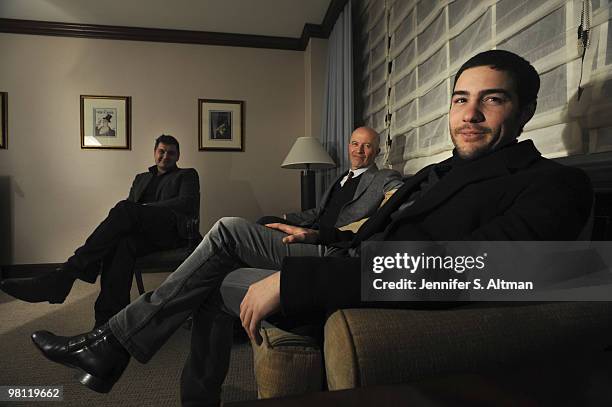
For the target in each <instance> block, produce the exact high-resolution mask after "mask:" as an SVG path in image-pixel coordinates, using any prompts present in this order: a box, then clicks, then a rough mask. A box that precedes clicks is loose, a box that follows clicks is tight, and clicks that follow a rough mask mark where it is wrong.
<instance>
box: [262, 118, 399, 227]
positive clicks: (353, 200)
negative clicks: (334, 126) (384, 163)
mask: <svg viewBox="0 0 612 407" xmlns="http://www.w3.org/2000/svg"><path fill="white" fill-rule="evenodd" d="M379 146H380V137H379V135H378V133H376V131H374V130H373V129H371V128H369V127H358V128H357V129H355V131H353V133H352V134H351V139H350V142H349V146H348V154H349V159H350V162H351V168H350V169H349V171H348V172H346V173H343V174H342V175H341V176H340V177H339V178H338V179H337V180H336V181H335V182H334V183H333V184H332V185H331V186H330V187H329V188H328V189H327V190H326V191H325V193H324V194H323V196H322V198H321V203H320V204H319V206H318V207H316V208H313V209H309V210H306V211H303V212H297V213H288V214H286V215H285V216H284V220H283V221H282V222H283V223H287V224H291V225H294V226H302V227H309V228H315V229H319V227H320V226H321V224H323V225H326V226H330V227H336V228H340V227H343V226H346V225H348V224H350V223H353V222H356V221H359V220H361V219H363V218H367V217H368V216H370V215H372V214H373V213H374V212H376V210H377V209H378V207H379V206H380V203H381V202H382V201H383V199H384V198H385V194H386V193H388V192H389V191H392V190H395V189H397V188H399V187H400V186H402V179H401V175H400V174H399V173H398V172H397V171H394V170H387V169H383V170H379V169H378V167H377V166H376V164H375V163H374V159H375V158H376V156H377V155H378V153H379V152H380V147H379ZM264 219H265V218H264ZM258 223H264V222H261V221H259V222H258ZM265 223H272V222H265Z"/></svg>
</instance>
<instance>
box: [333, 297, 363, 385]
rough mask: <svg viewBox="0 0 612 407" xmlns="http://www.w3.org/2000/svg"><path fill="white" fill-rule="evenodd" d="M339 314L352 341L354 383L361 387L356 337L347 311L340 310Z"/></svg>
mask: <svg viewBox="0 0 612 407" xmlns="http://www.w3.org/2000/svg"><path fill="white" fill-rule="evenodd" d="M338 312H340V315H341V316H342V321H343V322H344V325H345V326H346V331H347V332H348V336H349V339H350V349H351V353H352V360H353V361H354V362H355V363H353V383H355V387H360V386H361V381H360V380H359V379H360V375H359V374H358V373H357V371H358V369H359V364H358V361H357V347H356V346H355V337H354V336H353V332H352V331H351V326H350V325H349V323H348V319H347V317H346V313H345V311H344V310H343V309H341V310H338Z"/></svg>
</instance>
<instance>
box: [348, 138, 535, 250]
mask: <svg viewBox="0 0 612 407" xmlns="http://www.w3.org/2000/svg"><path fill="white" fill-rule="evenodd" d="M539 158H540V152H539V151H538V150H537V149H536V148H535V146H534V145H533V142H532V141H531V140H527V141H523V142H521V143H516V144H512V145H509V146H506V147H505V148H503V149H501V150H498V151H494V152H492V153H490V154H488V155H486V156H484V157H481V158H479V159H477V160H473V161H471V162H469V161H466V162H462V163H461V164H460V165H455V166H453V167H454V168H453V170H452V171H450V172H449V173H448V174H447V175H446V176H445V177H443V178H442V179H441V180H440V181H438V183H437V184H436V185H434V186H433V187H432V188H431V189H430V190H429V191H427V193H425V194H424V195H423V196H422V197H421V198H420V199H418V200H417V201H416V202H415V203H414V204H413V205H412V206H410V207H409V208H407V209H406V210H405V211H403V213H402V214H401V216H400V217H401V218H405V217H411V216H416V215H419V214H421V213H423V212H426V211H428V210H430V209H431V208H434V207H435V206H437V205H439V204H440V203H442V202H444V201H445V200H447V199H449V198H450V197H451V196H452V195H454V194H455V193H456V192H457V191H459V190H460V189H462V188H464V187H465V186H466V185H468V184H471V183H474V182H478V181H482V180H485V179H490V178H495V177H499V176H503V175H508V174H511V173H513V172H515V171H516V170H518V169H521V168H525V167H527V166H529V165H531V164H532V163H533V162H534V161H536V160H538V159H539ZM452 161H453V159H452V158H450V159H448V160H444V161H442V162H440V163H438V164H432V165H429V166H427V167H425V168H423V169H422V170H421V171H419V172H417V173H416V174H415V175H414V176H413V177H410V178H408V179H407V180H406V181H405V183H404V185H403V186H402V187H401V188H400V189H399V190H398V191H397V192H396V193H395V194H393V196H391V198H390V199H389V201H388V202H387V203H386V204H385V205H383V206H382V207H381V208H380V209H379V210H378V211H377V212H376V213H375V214H374V215H373V216H372V217H371V218H370V220H369V221H368V222H366V223H365V224H364V225H363V226H362V227H361V228H360V229H359V232H358V234H357V236H356V237H355V241H362V240H363V239H364V238H367V237H368V236H371V235H372V233H375V232H376V231H381V230H382V229H384V228H385V227H386V226H388V223H389V219H391V214H392V213H393V212H395V211H396V210H397V209H398V208H399V207H400V206H401V205H402V204H403V203H404V202H406V201H407V200H408V199H409V198H410V196H411V195H412V193H413V192H414V191H415V188H418V187H419V186H420V185H421V183H422V182H423V181H425V179H426V178H427V177H428V176H429V173H430V171H431V170H432V169H433V167H434V166H437V165H451V166H452V164H453V162H452Z"/></svg>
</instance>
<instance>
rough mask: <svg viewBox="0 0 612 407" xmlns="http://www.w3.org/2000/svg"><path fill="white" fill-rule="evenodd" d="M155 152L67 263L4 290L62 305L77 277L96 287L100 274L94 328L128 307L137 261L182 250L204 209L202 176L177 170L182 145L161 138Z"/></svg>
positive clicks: (16, 280) (10, 283)
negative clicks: (149, 163) (127, 191)
mask: <svg viewBox="0 0 612 407" xmlns="http://www.w3.org/2000/svg"><path fill="white" fill-rule="evenodd" d="M153 154H154V159H155V165H154V166H152V167H150V168H149V170H148V171H147V172H144V173H141V174H138V175H136V178H135V179H134V182H133V183H132V188H131V189H130V194H129V196H128V198H127V200H123V201H120V202H118V203H117V205H115V207H113V208H112V209H111V210H110V212H109V214H108V216H107V217H106V219H104V220H103V221H102V223H101V224H100V225H99V226H98V227H97V228H96V229H95V230H94V231H93V233H92V234H91V235H90V236H89V237H88V238H87V240H86V241H85V244H83V246H81V247H79V248H78V249H76V251H75V254H74V255H73V256H71V257H70V258H69V259H68V261H66V263H64V264H63V265H62V266H61V267H59V268H58V269H56V270H54V271H52V272H49V273H45V274H43V275H41V276H37V277H34V278H12V279H6V280H3V281H2V282H0V288H2V290H3V291H5V292H6V293H8V294H10V295H12V296H13V297H16V298H19V299H21V300H24V301H28V302H42V301H49V302H50V303H62V302H64V300H65V299H66V296H67V295H68V294H69V293H70V290H71V288H72V285H73V283H74V281H75V280H76V279H80V280H83V281H86V282H89V283H94V282H95V281H96V279H97V277H98V274H99V273H100V271H101V275H102V277H101V279H100V295H99V296H98V299H97V300H96V304H95V306H94V310H95V318H96V322H95V326H99V325H102V324H104V323H106V321H108V319H109V318H110V317H112V316H113V315H114V314H115V313H117V311H119V310H121V309H122V308H123V307H125V306H126V305H127V304H129V302H130V288H131V286H132V276H133V268H134V261H135V259H136V257H139V256H143V255H145V254H148V253H151V252H154V251H159V250H166V249H172V248H177V247H181V246H184V245H185V244H186V242H187V239H188V237H189V234H190V232H194V231H190V230H189V227H190V225H191V224H192V220H193V219H196V218H198V216H199V211H200V210H199V206H200V181H199V179H198V173H197V172H196V170H195V169H193V168H178V167H177V166H176V162H177V161H178V159H179V156H180V150H179V144H178V141H177V140H176V139H175V138H174V137H172V136H168V135H162V136H160V137H158V138H157V140H156V141H155V147H154V150H153ZM195 233H196V234H197V232H195ZM100 269H101V270H100Z"/></svg>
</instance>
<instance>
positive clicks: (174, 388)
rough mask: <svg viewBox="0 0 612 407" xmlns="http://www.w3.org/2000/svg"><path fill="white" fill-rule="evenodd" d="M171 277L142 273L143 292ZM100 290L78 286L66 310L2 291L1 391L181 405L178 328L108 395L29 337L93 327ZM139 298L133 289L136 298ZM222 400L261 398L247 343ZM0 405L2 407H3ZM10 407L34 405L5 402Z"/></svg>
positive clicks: (182, 341) (182, 340)
mask: <svg viewBox="0 0 612 407" xmlns="http://www.w3.org/2000/svg"><path fill="white" fill-rule="evenodd" d="M166 276H167V274H164V273H160V274H144V275H143V279H144V283H145V287H149V288H151V287H156V286H158V285H159V284H160V283H161V282H162V281H163V280H164V279H165V277H166ZM97 290H98V286H97V285H91V284H86V283H83V282H80V281H77V282H76V283H75V286H74V287H73V289H72V292H71V293H70V295H69V297H68V299H67V301H66V302H65V303H64V304H62V305H50V304H48V303H40V304H28V303H25V302H22V301H17V300H13V299H12V297H10V296H8V295H6V294H4V293H2V292H0V386H8V385H11V386H12V385H21V386H63V389H64V402H63V403H59V404H58V403H51V402H49V403H47V402H36V403H35V404H36V405H37V406H44V405H46V404H49V405H53V406H58V405H62V406H79V407H82V406H87V405H90V406H96V407H101V406H178V405H180V398H179V379H180V374H181V369H182V366H183V363H184V361H185V358H186V357H187V353H188V349H189V338H190V331H188V330H186V329H183V328H181V329H179V330H178V331H177V332H176V333H175V334H174V335H173V336H172V338H170V340H169V341H168V343H166V345H165V346H164V347H162V349H161V350H160V351H159V352H158V353H157V354H156V355H155V357H154V358H153V359H152V360H151V361H150V362H149V363H147V364H145V365H143V364H140V363H138V362H137V361H135V360H134V359H132V361H131V362H130V365H129V366H128V368H127V369H126V371H125V373H124V374H123V376H122V378H121V380H120V381H119V382H118V383H117V384H116V385H115V386H114V387H113V390H112V391H111V392H110V393H108V394H98V393H95V392H93V391H91V390H89V389H88V388H86V387H85V386H82V385H81V384H80V383H78V382H77V381H76V380H75V379H74V378H73V375H74V371H73V370H72V369H68V368H66V367H63V366H60V365H57V364H54V363H52V362H49V361H47V360H46V359H45V358H44V357H43V356H42V355H41V354H40V353H39V352H38V350H36V349H35V348H34V346H33V345H32V343H31V341H30V334H31V333H32V332H34V331H36V330H41V329H46V330H49V331H51V332H54V333H57V334H62V335H75V334H78V333H82V332H85V331H88V330H89V329H91V327H92V326H93V303H94V301H95V298H96V295H97ZM136 295H137V292H136V289H135V287H134V289H133V292H132V298H135V296H136ZM222 397H223V400H224V401H226V402H227V401H239V400H249V399H256V398H257V390H256V385H255V378H254V374H253V355H252V352H251V348H250V345H249V344H248V342H244V343H237V344H234V348H233V352H232V361H231V365H230V369H229V373H228V376H227V378H226V380H225V384H224V386H223V396H222ZM0 405H3V404H2V402H0ZM7 405H10V406H19V405H24V406H25V405H30V406H31V405H32V402H30V403H15V402H10V403H7Z"/></svg>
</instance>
